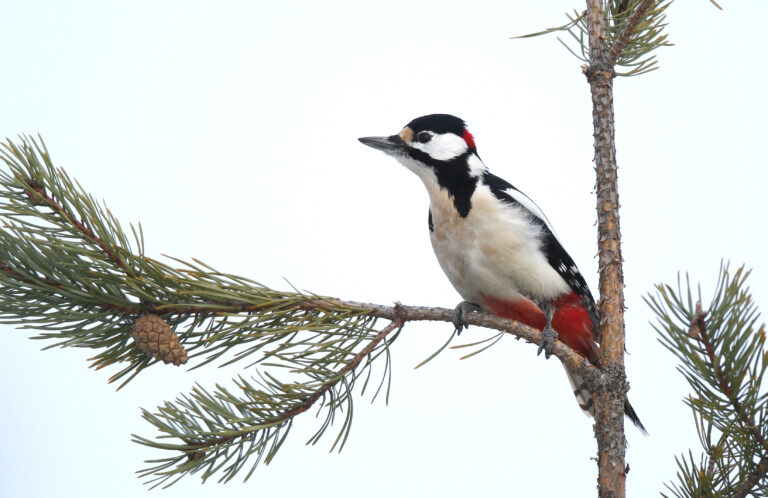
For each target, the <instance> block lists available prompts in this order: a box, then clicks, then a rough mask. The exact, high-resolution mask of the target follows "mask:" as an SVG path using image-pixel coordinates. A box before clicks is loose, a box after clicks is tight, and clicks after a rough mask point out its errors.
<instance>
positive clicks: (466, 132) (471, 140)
mask: <svg viewBox="0 0 768 498" xmlns="http://www.w3.org/2000/svg"><path fill="white" fill-rule="evenodd" d="M461 138H463V139H464V141H465V142H467V146H468V147H469V148H470V149H472V150H475V149H476V147H475V137H473V136H472V134H471V133H470V132H469V130H468V129H466V128H464V134H463V135H462V136H461Z"/></svg>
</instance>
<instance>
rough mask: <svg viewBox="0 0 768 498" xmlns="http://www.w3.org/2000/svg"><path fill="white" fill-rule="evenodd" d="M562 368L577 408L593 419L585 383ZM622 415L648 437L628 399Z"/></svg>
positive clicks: (593, 406) (625, 401) (593, 411)
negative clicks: (574, 397) (577, 405)
mask: <svg viewBox="0 0 768 498" xmlns="http://www.w3.org/2000/svg"><path fill="white" fill-rule="evenodd" d="M563 367H564V368H565V373H566V375H568V381H569V382H570V383H571V389H573V395H574V396H576V402H577V403H579V408H581V410H582V411H583V412H584V415H587V416H588V417H594V416H595V402H594V400H593V399H592V394H591V393H590V392H589V389H588V388H587V383H586V382H584V379H583V378H582V377H581V376H580V375H577V374H576V373H575V372H573V371H572V370H570V369H569V368H568V367H566V366H565V365H563ZM624 415H626V417H627V418H628V419H629V420H631V421H632V423H633V424H635V427H637V428H638V429H639V430H640V432H642V433H643V435H645V436H647V435H648V431H647V430H645V426H643V423H642V422H640V417H638V416H637V413H636V412H635V409H634V408H632V405H631V404H630V403H629V400H628V399H625V400H624Z"/></svg>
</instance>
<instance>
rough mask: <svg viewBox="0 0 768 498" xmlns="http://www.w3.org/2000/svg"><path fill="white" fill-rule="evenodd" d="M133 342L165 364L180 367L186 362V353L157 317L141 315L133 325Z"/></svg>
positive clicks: (164, 323) (176, 338)
mask: <svg viewBox="0 0 768 498" xmlns="http://www.w3.org/2000/svg"><path fill="white" fill-rule="evenodd" d="M132 335H133V340H134V341H135V342H136V345H137V346H138V347H139V348H141V349H142V350H143V351H145V352H146V353H147V354H151V355H152V356H154V357H155V359H158V360H163V362H165V363H166V364H168V363H173V364H174V365H181V364H182V363H186V362H187V352H186V351H184V346H182V345H181V343H180V342H179V338H178V337H177V336H176V334H175V333H174V332H173V330H171V327H169V326H168V324H167V323H166V322H165V320H163V319H162V318H160V317H159V316H157V315H153V314H151V313H147V314H145V315H141V316H140V317H139V318H137V319H136V322H134V324H133V333H132Z"/></svg>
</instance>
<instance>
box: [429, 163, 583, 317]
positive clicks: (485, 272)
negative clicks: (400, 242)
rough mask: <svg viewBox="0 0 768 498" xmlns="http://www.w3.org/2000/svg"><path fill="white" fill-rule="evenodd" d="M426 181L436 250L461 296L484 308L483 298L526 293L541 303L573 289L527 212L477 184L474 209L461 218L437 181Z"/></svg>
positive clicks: (508, 297) (505, 298)
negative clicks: (551, 259) (550, 259)
mask: <svg viewBox="0 0 768 498" xmlns="http://www.w3.org/2000/svg"><path fill="white" fill-rule="evenodd" d="M420 176H422V175H420ZM422 180H424V177H423V176H422ZM424 183H425V185H426V186H427V190H428V191H429V196H430V204H431V209H432V223H433V226H434V231H433V232H432V233H431V234H430V239H431V241H432V247H433V248H434V250H435V254H436V255H437V259H438V261H439V262H440V266H441V267H442V269H443V271H444V272H445V274H446V275H447V276H448V278H449V280H450V281H451V283H452V284H453V286H454V287H455V288H456V290H457V291H458V292H459V294H460V295H461V297H463V298H464V299H466V300H468V301H471V302H474V303H477V304H481V305H482V304H483V302H484V298H483V296H488V297H493V298H495V299H500V300H504V301H508V300H509V301H512V300H515V299H517V298H519V297H520V296H521V295H522V296H525V297H527V298H528V299H531V300H533V301H534V302H541V301H544V300H547V301H548V300H550V299H552V298H554V297H556V296H559V295H561V294H563V293H565V292H566V291H568V285H567V283H566V282H565V281H564V280H563V279H562V278H561V277H560V275H558V274H557V272H556V271H555V270H554V269H553V268H552V267H551V266H550V265H549V262H548V261H547V259H546V256H545V255H544V253H543V252H542V250H541V247H540V246H541V228H540V227H539V226H538V225H536V224H534V223H531V220H530V218H529V216H530V215H529V214H528V213H527V212H526V211H525V210H524V209H521V208H519V207H516V206H514V205H511V204H508V203H503V202H501V201H500V200H499V199H498V198H496V197H495V196H494V194H493V193H492V192H491V191H490V189H489V188H488V187H487V186H486V185H483V184H478V186H477V188H476V190H475V192H474V194H473V196H472V199H471V201H472V209H471V210H470V212H469V215H468V216H467V217H466V218H462V217H461V216H459V213H458V212H457V211H456V209H455V207H454V206H453V199H451V197H450V196H449V195H448V192H447V191H445V190H444V189H441V188H440V187H439V186H438V184H437V182H436V180H435V181H434V182H432V181H425V182H424Z"/></svg>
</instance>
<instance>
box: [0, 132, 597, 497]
mask: <svg viewBox="0 0 768 498" xmlns="http://www.w3.org/2000/svg"><path fill="white" fill-rule="evenodd" d="M0 158H1V159H2V160H3V161H4V162H5V163H6V165H7V167H8V171H3V172H0V218H2V221H3V227H2V230H0V323H7V324H13V325H19V326H21V327H22V328H31V329H36V330H39V331H40V332H39V333H38V335H37V336H35V337H34V338H36V339H46V340H53V341H54V344H52V346H49V347H53V346H60V347H86V348H91V349H97V350H100V352H99V353H97V354H96V355H95V356H93V357H92V358H91V361H92V365H91V366H92V367H95V368H96V369H100V368H104V367H107V366H109V365H113V364H122V365H123V368H122V369H121V370H119V371H118V372H117V373H115V374H114V375H112V377H111V378H110V379H109V380H110V382H113V381H116V380H118V379H122V383H121V384H120V387H122V386H124V385H125V384H126V383H128V382H129V381H130V380H131V379H133V378H134V377H135V376H136V375H138V374H139V373H140V372H142V371H144V370H145V369H146V368H147V367H149V366H152V365H154V364H155V363H157V361H158V358H161V357H162V356H161V355H159V354H158V353H157V352H153V351H145V350H142V349H141V348H140V347H139V346H138V345H137V344H138V343H135V342H134V340H132V331H133V328H134V322H136V320H137V319H138V317H139V316H141V315H146V314H152V315H155V317H153V318H152V320H151V321H152V323H153V324H154V325H152V327H155V326H159V327H160V329H161V330H163V333H166V331H165V328H164V327H165V325H166V324H167V325H168V326H169V327H170V328H168V330H167V333H168V334H171V335H175V336H176V337H174V340H176V339H178V344H180V345H181V346H182V347H184V348H185V353H186V352H187V351H188V352H189V355H186V354H185V355H183V357H184V358H187V356H188V357H189V361H190V364H191V365H192V367H191V368H199V367H201V366H203V365H206V364H209V363H211V362H214V361H216V362H221V363H222V364H223V365H227V364H232V363H235V362H241V361H243V360H246V359H248V360H250V363H249V366H255V367H257V370H255V372H256V373H255V376H254V377H253V378H252V379H251V380H246V379H245V378H243V377H242V376H240V377H238V378H237V379H235V380H234V383H235V387H236V388H237V390H236V391H235V390H231V391H230V390H229V389H227V388H225V387H222V386H216V389H215V390H214V391H213V392H209V391H207V390H206V389H205V388H203V387H202V386H200V385H197V386H195V387H194V388H193V389H192V391H191V392H190V394H188V395H182V396H180V397H179V398H177V399H176V400H175V401H174V402H166V403H164V404H163V405H162V406H160V407H158V408H157V410H155V411H154V412H151V411H148V410H143V417H144V419H145V420H147V421H148V422H150V423H151V424H152V425H153V426H154V427H155V428H156V429H157V430H158V431H159V432H160V435H159V436H158V437H157V438H154V439H152V438H145V437H142V436H138V435H134V436H133V440H134V441H135V442H137V443H140V444H142V445H145V446H148V447H151V448H155V449H160V450H164V451H166V452H171V453H172V456H169V457H165V458H161V459H159V460H150V461H148V463H150V464H151V465H150V467H149V468H147V469H144V470H142V471H140V472H139V474H140V476H142V477H148V478H150V482H153V483H154V485H155V486H157V485H160V484H163V485H166V486H168V485H171V484H173V483H174V482H176V481H177V480H178V479H179V478H181V477H183V476H184V475H187V474H193V473H198V472H200V473H201V477H202V479H203V480H205V479H207V478H209V477H211V476H212V475H214V474H217V473H220V474H221V480H224V481H228V480H230V479H232V478H233V477H234V476H235V475H236V474H238V473H239V472H240V471H241V470H243V469H244V467H245V465H246V464H250V465H251V468H250V470H249V471H248V472H247V473H246V475H245V479H248V477H250V475H251V474H252V473H253V471H254V469H255V468H256V466H257V465H258V464H259V463H260V462H262V461H263V462H265V463H269V461H271V459H272V458H274V456H275V455H276V453H277V451H278V450H279V448H280V447H281V445H282V443H283V442H284V441H285V439H286V437H287V435H288V433H289V431H290V429H291V426H292V422H293V420H294V418H295V417H297V416H299V415H300V414H302V413H306V412H307V411H309V410H310V409H311V408H317V410H318V413H325V418H324V420H323V422H322V424H321V426H320V428H319V429H318V431H317V433H316V434H315V435H314V436H313V437H312V438H311V439H310V442H312V443H316V442H317V441H318V440H319V439H320V438H321V436H322V435H323V434H324V433H325V432H326V431H327V430H328V429H329V428H330V427H331V426H332V425H333V423H334V421H336V419H337V418H339V417H343V421H342V422H341V427H340V430H339V432H338V435H337V437H336V439H335V441H334V443H333V446H332V449H334V448H339V449H341V448H342V447H343V446H344V442H345V441H346V438H347V436H348V434H349V430H350V427H351V421H352V418H351V417H352V399H353V392H354V390H355V389H356V386H357V385H358V382H362V385H361V387H360V389H359V391H360V392H361V394H362V393H364V392H365V391H366V389H367V388H368V386H369V381H370V380H371V377H372V372H373V369H374V362H376V361H377V359H378V358H382V360H381V361H379V362H378V363H376V366H377V368H378V367H379V366H380V365H383V368H378V370H380V374H381V381H380V382H379V384H378V388H377V389H376V391H375V393H374V395H373V397H374V399H375V398H376V396H378V394H379V393H380V392H381V391H382V389H383V388H384V386H385V385H386V393H387V397H388V393H389V388H390V383H389V380H390V378H389V375H390V373H391V370H390V347H391V345H392V343H393V342H394V340H395V339H396V338H397V336H398V334H399V332H400V330H401V329H402V327H403V325H404V324H405V323H407V322H411V321H442V322H449V323H450V322H452V321H453V316H454V310H452V309H443V308H431V307H418V306H403V305H400V304H395V305H394V306H384V305H378V304H370V303H359V302H354V301H344V300H340V299H336V298H330V297H323V296H318V295H314V294H307V293H301V292H298V291H296V292H282V291H277V290H274V289H271V288H269V287H266V286H264V285H262V284H260V283H258V282H256V281H253V280H250V279H247V278H244V277H240V276H237V275H233V274H228V273H224V272H221V271H218V270H216V269H215V268H212V267H210V266H208V265H206V264H204V263H202V262H200V261H197V260H193V261H191V262H189V261H182V260H178V259H174V258H171V260H172V261H173V262H175V263H177V264H179V265H180V267H179V268H174V267H171V266H170V265H168V264H166V263H162V262H159V261H157V260H154V259H152V258H149V257H147V256H146V255H145V254H144V241H143V239H142V235H141V234H142V231H141V227H140V226H139V227H138V229H136V228H134V227H131V231H132V232H133V235H134V239H135V240H134V243H133V244H132V243H131V242H129V237H128V236H127V235H126V233H125V231H124V230H123V229H122V227H121V226H120V223H119V222H118V221H117V219H116V218H114V217H113V216H112V214H111V213H110V212H109V210H108V209H107V208H106V207H105V206H103V205H102V204H100V203H98V202H97V201H95V200H94V198H93V197H92V196H91V195H89V194H88V193H87V192H85V191H84V190H83V189H82V187H81V186H80V185H79V184H78V183H77V182H75V181H73V180H71V179H70V178H69V176H68V175H67V174H66V172H65V171H63V170H62V169H57V168H55V167H54V166H53V163H52V161H51V158H50V156H49V154H48V151H47V149H46V148H45V145H44V144H43V142H42V140H35V139H32V138H28V137H22V138H21V142H20V144H19V145H16V144H15V143H13V142H11V141H10V140H8V141H6V142H5V143H3V144H0ZM134 247H135V248H136V249H134ZM379 320H386V321H388V323H387V324H386V325H384V326H383V327H381V326H379V325H378V321H379ZM467 322H468V323H469V324H470V325H477V326H481V327H485V328H490V329H495V330H498V331H500V334H498V335H496V336H495V337H494V338H492V341H493V342H492V343H491V344H494V343H495V342H497V341H498V339H499V338H500V337H501V336H502V335H506V334H505V333H509V334H512V335H514V336H516V337H517V338H522V339H524V340H526V341H528V342H531V343H533V344H536V345H538V344H540V343H541V338H542V337H541V332H540V331H539V330H536V329H533V328H530V327H527V326H524V325H522V324H519V323H517V322H514V321H512V320H506V319H502V318H499V317H496V316H490V315H486V314H483V313H471V314H469V316H468V317H467ZM147 323H149V322H147ZM136 325H138V323H136ZM147 327H149V325H147ZM142 330H145V333H151V332H154V331H156V330H157V329H155V328H147V329H144V328H142ZM147 331H148V332H147ZM149 339H151V338H149ZM149 339H148V340H147V341H146V343H147V344H150V343H151V340H149ZM155 340H156V339H155ZM449 342H450V341H449ZM483 342H484V341H480V342H478V343H475V345H479V344H482V343H483ZM145 346H146V344H145ZM470 346H472V345H470ZM146 347H148V346H146ZM487 347H489V346H487V345H486V346H483V347H481V348H480V349H478V350H476V351H475V352H473V353H470V354H468V355H466V356H465V357H467V356H471V355H473V354H477V353H478V352H480V351H482V350H484V349H486V348H487ZM441 350H442V349H441ZM553 354H555V356H557V357H558V358H560V359H561V361H563V362H564V363H565V364H566V365H567V366H568V367H569V368H570V369H571V370H572V371H574V372H576V373H578V374H579V375H580V376H581V377H583V378H584V379H585V380H586V381H587V383H588V385H589V386H591V388H593V389H598V388H599V386H600V385H602V384H601V383H602V382H603V381H602V375H601V373H600V371H599V370H597V368H596V367H594V366H592V365H590V364H589V363H588V362H587V361H586V359H584V358H583V357H581V356H580V355H578V354H577V353H575V352H574V351H572V350H571V349H570V348H568V347H567V346H565V345H564V344H562V343H560V342H557V343H556V344H555V345H554V347H553ZM153 356H154V357H153ZM433 356H434V355H433ZM177 358H178V357H177ZM430 359H431V357H430ZM126 365H127V366H126ZM275 372H279V375H277V376H276V374H275ZM277 377H281V378H283V380H279V379H278V378H277ZM285 377H288V378H289V379H290V380H289V381H288V380H285ZM118 389H119V388H118ZM167 439H172V440H175V441H173V442H168V441H166V440H167Z"/></svg>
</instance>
